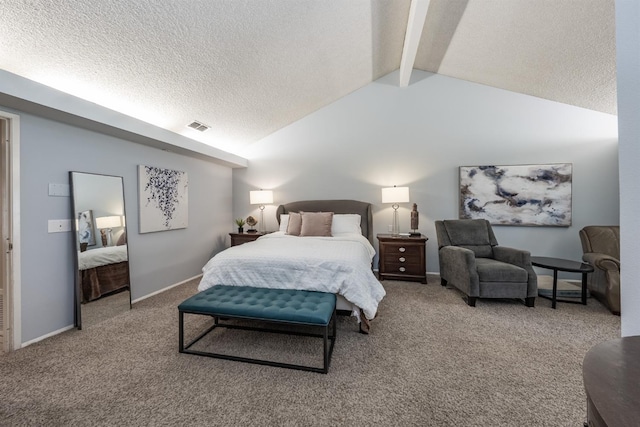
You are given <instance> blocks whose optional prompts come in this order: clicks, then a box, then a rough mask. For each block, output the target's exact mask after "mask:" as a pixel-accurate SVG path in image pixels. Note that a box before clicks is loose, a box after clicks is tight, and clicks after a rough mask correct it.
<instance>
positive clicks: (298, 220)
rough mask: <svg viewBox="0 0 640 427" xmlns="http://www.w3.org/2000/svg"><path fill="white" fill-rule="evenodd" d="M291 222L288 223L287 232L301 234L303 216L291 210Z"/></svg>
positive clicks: (294, 234)
mask: <svg viewBox="0 0 640 427" xmlns="http://www.w3.org/2000/svg"><path fill="white" fill-rule="evenodd" d="M288 222H289V223H288V224H287V234H290V235H292V236H299V235H300V230H301V229H302V216H301V215H300V214H299V213H296V212H289V221H288Z"/></svg>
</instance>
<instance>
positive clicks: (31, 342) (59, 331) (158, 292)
mask: <svg viewBox="0 0 640 427" xmlns="http://www.w3.org/2000/svg"><path fill="white" fill-rule="evenodd" d="M198 277H202V274H198V275H196V276H193V277H190V278H188V279H185V280H183V281H181V282H178V283H174V284H173V285H169V286H167V287H166V288H164V289H160V290H159V291H156V292H153V293H150V294H149V295H145V296H143V297H141V298H137V299H135V300H133V301H131V304H134V303H136V302H139V301H142V300H145V299H147V298H149V297H152V296H154V295H158V294H160V293H162V292H164V291H167V290H169V289H171V288H175V287H176V286H180V285H182V284H183V283H187V282H189V281H191V280H193V279H197V278H198ZM73 328H75V326H73V325H69V326H65V327H64V328H62V329H58V330H57V331H53V332H49V333H48V334H46V335H42V336H41V337H38V338H34V339H32V340H29V341H27V342H23V343H22V345H21V346H20V348H24V347H26V346H28V345H31V344H35V343H37V342H38V341H42V340H44V339H47V338H50V337H52V336H54V335H58V334H61V333H63V332H66V331H68V330H70V329H73ZM16 350H17V349H16Z"/></svg>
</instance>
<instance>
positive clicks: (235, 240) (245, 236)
mask: <svg viewBox="0 0 640 427" xmlns="http://www.w3.org/2000/svg"><path fill="white" fill-rule="evenodd" d="M264 235H265V233H229V236H231V246H238V245H241V244H243V243H247V242H253V241H254V240H256V239H257V238H258V237H260V236H264Z"/></svg>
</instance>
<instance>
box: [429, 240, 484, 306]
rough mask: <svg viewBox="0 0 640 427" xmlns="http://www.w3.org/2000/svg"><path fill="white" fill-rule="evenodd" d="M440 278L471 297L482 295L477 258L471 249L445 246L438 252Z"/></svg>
mask: <svg viewBox="0 0 640 427" xmlns="http://www.w3.org/2000/svg"><path fill="white" fill-rule="evenodd" d="M438 256H439V257H440V276H441V277H442V278H443V279H445V280H447V281H448V282H450V283H451V284H452V285H453V286H455V287H456V288H458V289H460V290H462V291H463V292H465V293H466V294H467V295H469V296H475V297H477V296H479V295H480V280H479V278H478V271H477V270H476V256H475V254H474V253H473V251H472V250H471V249H467V248H462V247H459V246H443V247H441V248H440V250H439V251H438Z"/></svg>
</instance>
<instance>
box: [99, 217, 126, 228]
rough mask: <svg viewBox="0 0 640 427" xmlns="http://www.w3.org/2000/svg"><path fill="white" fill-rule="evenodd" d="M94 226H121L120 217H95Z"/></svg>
mask: <svg viewBox="0 0 640 427" xmlns="http://www.w3.org/2000/svg"><path fill="white" fill-rule="evenodd" d="M96 226H97V227H98V228H115V227H121V226H122V218H121V217H120V216H116V215H114V216H99V217H98V218H96Z"/></svg>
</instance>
